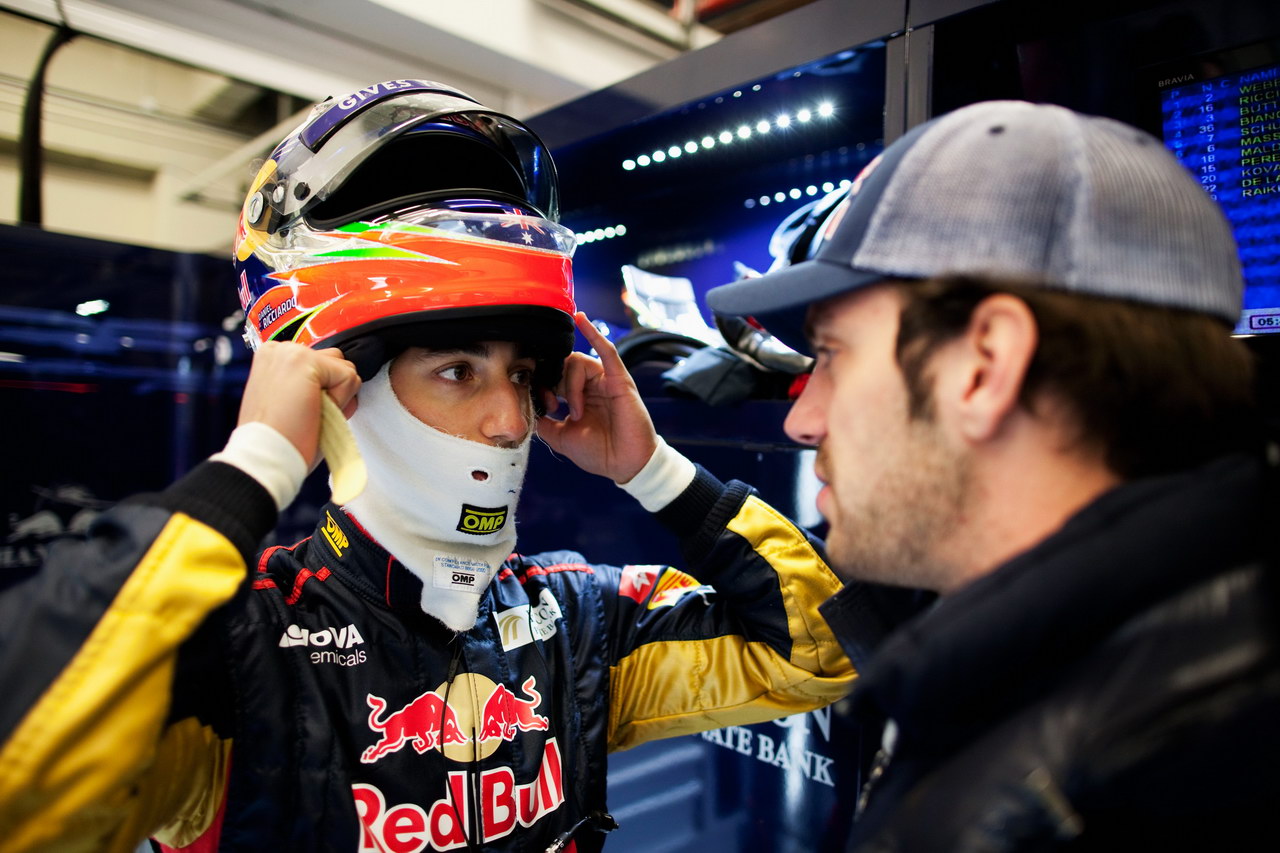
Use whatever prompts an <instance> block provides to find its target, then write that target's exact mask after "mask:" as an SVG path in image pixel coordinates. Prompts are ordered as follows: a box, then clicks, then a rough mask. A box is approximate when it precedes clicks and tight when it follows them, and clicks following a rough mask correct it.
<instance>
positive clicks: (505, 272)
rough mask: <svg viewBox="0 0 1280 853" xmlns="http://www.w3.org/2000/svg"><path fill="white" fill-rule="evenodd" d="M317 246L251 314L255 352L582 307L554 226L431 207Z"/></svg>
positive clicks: (567, 245) (317, 239)
mask: <svg viewBox="0 0 1280 853" xmlns="http://www.w3.org/2000/svg"><path fill="white" fill-rule="evenodd" d="M313 243H314V245H312V246H310V247H309V251H307V252H306V253H305V259H306V261H305V263H300V264H298V265H296V266H293V267H292V268H290V269H287V270H281V271H277V272H271V273H268V274H267V276H266V277H267V278H268V279H270V280H271V281H272V286H270V287H269V288H268V289H266V290H265V291H264V292H263V293H262V294H261V295H260V296H258V297H257V299H256V300H255V301H254V303H253V305H252V306H250V307H249V309H248V312H247V315H246V321H245V326H246V334H247V337H248V338H249V339H250V345H251V346H254V347H255V348H256V347H257V346H258V345H260V344H261V342H262V341H266V340H273V339H279V338H283V339H286V340H293V341H297V342H299V343H304V344H309V345H314V344H317V343H321V342H325V343H334V344H336V343H342V342H343V341H344V340H346V339H348V338H349V337H350V335H349V334H348V333H350V332H352V331H356V332H365V331H372V330H375V329H377V328H378V327H379V325H380V324H381V323H382V322H383V321H388V320H392V319H394V320H397V321H399V322H411V321H412V320H413V318H415V317H416V318H418V319H431V318H433V317H438V318H440V319H445V318H448V317H459V316H475V315H477V314H481V313H485V309H490V308H491V309H494V310H496V311H503V310H505V309H510V308H511V307H513V306H527V307H529V308H533V309H536V308H545V309H552V310H555V311H558V312H561V313H563V314H565V315H566V316H571V315H572V314H573V311H574V301H573V270H572V262H571V260H570V259H571V257H572V254H573V247H574V242H573V235H572V234H571V233H570V232H569V231H568V230H567V229H565V228H562V227H561V226H559V225H557V224H555V223H553V222H550V221H549V220H545V219H540V218H535V217H530V216H522V215H519V214H490V213H473V212H468V211H451V210H436V209H426V210H422V211H418V212H416V213H413V214H405V215H404V216H403V218H397V219H389V220H386V221H382V222H357V223H352V224H350V225H347V226H344V227H343V228H341V229H338V230H334V231H324V232H318V233H316V234H315V235H314V239H313ZM457 309H463V310H457ZM428 312H443V313H428Z"/></svg>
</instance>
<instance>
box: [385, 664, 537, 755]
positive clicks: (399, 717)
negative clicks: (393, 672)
mask: <svg viewBox="0 0 1280 853" xmlns="http://www.w3.org/2000/svg"><path fill="white" fill-rule="evenodd" d="M537 688H538V680H537V678H535V677H534V676H532V675H531V676H529V677H528V678H527V679H525V681H524V683H523V684H522V685H520V690H519V692H515V691H512V690H510V689H509V688H508V687H507V686H506V685H505V684H495V683H494V682H493V681H492V680H490V679H489V678H486V677H485V676H483V675H479V674H477V673H463V674H462V675H459V676H458V677H457V678H455V679H454V682H453V686H452V687H449V686H448V685H445V684H442V685H440V686H439V687H437V688H436V689H435V690H428V691H427V692H426V693H423V694H422V695H421V696H418V697H417V698H416V699H412V700H410V701H409V702H408V704H406V705H405V706H404V707H403V708H400V709H399V710H397V711H392V712H390V713H386V711H387V701H386V700H385V699H383V698H382V697H380V696H374V695H373V694H372V693H370V694H368V696H367V701H368V703H369V709H370V711H369V728H370V729H372V730H373V731H374V732H375V733H376V734H377V735H378V736H379V739H378V742H377V743H375V744H373V745H372V746H370V747H369V748H368V749H366V750H365V751H364V752H363V753H361V755H360V761H361V762H363V763H365V764H373V763H374V762H376V761H378V760H380V759H382V758H383V757H385V756H387V755H390V754H391V753H393V752H399V751H400V750H401V749H403V748H404V747H405V746H411V747H412V748H413V749H414V751H415V752H417V753H418V754H419V755H423V754H425V753H427V752H430V751H432V750H439V751H441V752H442V753H444V755H445V757H447V758H451V759H453V760H454V761H469V760H472V759H474V758H487V757H488V756H489V755H491V754H492V753H493V752H494V750H496V749H497V748H498V746H499V744H501V743H502V742H503V741H509V740H515V738H516V736H517V735H518V734H519V733H520V732H531V731H547V730H548V729H549V728H550V723H549V722H548V721H547V718H546V717H545V716H543V715H542V714H539V713H538V707H539V706H540V705H541V704H542V694H541V693H539V692H538V689H537ZM446 694H448V696H449V698H450V702H449V703H447V704H446V703H445V700H444V697H445V695H446ZM475 696H484V697H486V698H485V699H484V701H483V702H481V703H479V704H478V705H477V704H475V703H473V702H472V701H471V697H475ZM468 745H472V746H470V747H469V746H468Z"/></svg>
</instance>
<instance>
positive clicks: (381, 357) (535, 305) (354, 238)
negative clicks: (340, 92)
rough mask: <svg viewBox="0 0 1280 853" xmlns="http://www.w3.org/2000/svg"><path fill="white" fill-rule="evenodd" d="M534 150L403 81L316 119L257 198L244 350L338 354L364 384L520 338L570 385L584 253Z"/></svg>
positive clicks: (241, 244)
mask: <svg viewBox="0 0 1280 853" xmlns="http://www.w3.org/2000/svg"><path fill="white" fill-rule="evenodd" d="M557 193H558V188H557V182H556V174H555V166H554V165H553V163H552V161H551V157H550V154H549V153H548V151H547V149H546V147H545V146H544V145H543V144H542V142H541V141H540V140H539V139H538V137H537V136H536V135H535V134H534V133H533V132H532V131H531V130H529V129H528V128H527V127H525V126H524V125H523V124H521V123H520V122H518V121H516V120H515V119H513V118H511V117H509V116H505V115H502V114H500V113H497V112H494V111H492V110H490V109H488V108H487V107H485V106H483V105H481V104H479V103H478V102H476V101H475V100H474V99H473V98H471V97H469V96H468V95H465V94H463V93H462V92H459V91H458V90H456V89H453V88H450V87H448V86H444V85H442V84H439V83H433V82H430V81H425V80H393V81H389V82H385V83H379V84H376V85H373V86H369V87H367V88H365V89H361V90H360V91H358V92H354V93H352V94H350V95H347V96H345V97H341V98H329V99H328V100H326V101H324V102H323V103H321V104H318V105H317V106H316V107H315V108H313V110H312V112H311V114H310V116H308V118H307V120H306V121H305V122H303V124H302V125H301V126H300V127H299V128H298V129H297V130H295V131H294V132H293V133H291V134H290V135H289V136H288V137H287V138H285V140H284V141H283V142H281V143H280V144H279V145H278V146H277V147H276V149H275V150H274V151H273V152H272V154H271V156H270V157H269V158H268V159H267V161H266V162H265V163H264V164H263V165H262V168H261V169H260V170H259V171H258V174H257V176H256V177H255V178H254V180H253V182H252V183H251V185H250V187H249V193H248V196H247V197H246V199H245V202H244V205H243V207H242V209H241V213H240V221H239V227H238V229H237V233H236V238H235V244H234V255H235V258H234V262H235V267H236V274H237V278H238V285H239V295H240V304H241V307H242V308H243V309H244V311H245V340H246V341H247V342H248V344H249V346H250V347H252V348H254V349H256V348H257V347H258V346H260V345H261V344H262V342H263V341H267V340H287V341H296V342H299V343H303V344H307V345H309V346H313V347H329V346H341V347H342V348H343V352H344V354H345V355H347V356H348V357H349V358H351V359H352V361H354V362H355V363H356V366H357V368H358V370H359V372H360V374H361V376H362V377H364V378H368V377H369V376H372V375H373V373H375V372H376V371H377V369H378V367H379V366H381V364H382V363H383V362H385V361H386V360H388V359H389V358H391V357H393V356H394V355H395V354H396V353H397V352H398V351H399V350H400V349H402V348H403V347H405V346H409V345H421V346H431V347H439V348H447V347H449V346H452V345H456V344H459V343H467V342H473V341H477V340H514V341H517V342H518V343H520V344H522V345H523V347H524V348H525V349H526V350H527V351H528V352H529V354H530V355H532V356H534V358H535V359H536V360H537V361H538V364H539V369H538V371H537V374H538V375H536V376H535V381H536V382H537V383H538V384H540V385H543V386H547V385H551V384H554V383H555V381H556V380H558V378H559V373H560V370H561V366H562V362H563V360H564V358H565V357H566V356H567V355H568V354H569V352H570V351H571V350H572V348H573V319H572V315H573V312H574V301H573V274H572V267H571V260H570V259H571V257H572V254H573V249H574V239H573V235H572V233H571V232H569V231H568V230H567V229H565V228H563V227H561V226H560V225H559V224H557V221H556V220H557V218H558V216H559V211H558V199H557Z"/></svg>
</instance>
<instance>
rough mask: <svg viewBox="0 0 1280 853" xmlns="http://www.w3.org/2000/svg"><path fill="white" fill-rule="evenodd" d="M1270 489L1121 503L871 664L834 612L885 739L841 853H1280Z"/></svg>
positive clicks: (1224, 467)
mask: <svg viewBox="0 0 1280 853" xmlns="http://www.w3.org/2000/svg"><path fill="white" fill-rule="evenodd" d="M1271 487H1272V486H1271V484H1268V483H1267V475H1266V474H1265V473H1264V471H1263V468H1262V466H1261V465H1260V464H1259V463H1258V462H1256V461H1255V460H1252V459H1249V458H1244V457H1231V458H1225V459H1221V460H1218V461H1216V462H1214V463H1212V464H1210V465H1208V466H1206V467H1204V468H1202V469H1199V470H1195V471H1191V472H1186V473H1183V474H1179V475H1175V476H1170V477H1164V478H1159V479H1150V480H1145V481H1138V482H1134V483H1131V484H1128V485H1125V486H1122V487H1120V488H1117V489H1115V490H1114V491H1112V492H1110V493H1108V494H1106V495H1104V496H1103V497H1101V498H1100V499H1098V500H1097V501H1095V502H1094V503H1093V504H1091V505H1090V506H1088V507H1087V508H1085V509H1084V510H1082V511H1081V512H1079V513H1078V514H1077V515H1076V516H1075V517H1073V518H1072V519H1071V520H1070V521H1068V522H1067V524H1066V525H1064V526H1063V528H1062V529H1061V530H1059V531H1058V532H1057V533H1055V534H1054V535H1052V536H1051V537H1049V538H1048V539H1046V540H1045V541H1043V542H1042V543H1040V544H1039V545H1037V546H1036V547H1034V548H1032V549H1031V550H1029V551H1027V552H1025V553H1023V554H1021V555H1020V556H1018V557H1016V558H1014V559H1013V560H1011V561H1009V562H1008V563H1006V564H1005V565H1003V566H1001V567H1000V568H998V569H997V570H996V571H994V572H992V573H991V574H989V575H986V576H984V577H983V578H981V579H979V580H978V581H975V582H974V583H972V584H970V585H968V586H967V587H965V588H963V589H961V590H959V591H958V592H956V593H954V594H952V595H950V596H947V597H945V598H943V599H941V600H940V601H939V603H938V604H937V605H936V606H935V607H934V608H933V609H931V610H929V611H928V612H926V613H924V614H923V615H922V616H920V617H918V618H916V619H914V620H912V621H910V622H909V623H907V624H906V625H905V626H904V627H903V628H901V629H899V630H898V631H896V632H895V633H894V634H893V635H892V636H890V637H889V639H887V640H886V641H884V643H883V644H882V645H881V646H880V648H879V649H878V650H876V652H875V654H874V655H873V656H871V659H870V661H869V662H866V663H865V665H864V661H865V660H866V658H867V649H866V648H865V647H859V646H858V645H857V643H856V642H855V641H854V638H855V635H854V634H853V633H852V632H853V630H855V629H853V628H851V627H850V626H849V625H848V624H847V622H846V621H845V620H846V619H847V618H848V617H849V616H850V615H851V614H855V613H856V612H857V611H858V609H859V604H858V600H857V599H858V597H859V590H858V589H857V588H855V587H850V588H848V589H847V590H846V591H844V592H842V593H841V594H839V595H838V596H836V598H835V599H833V600H832V601H831V602H829V603H828V604H827V605H825V606H824V607H823V608H822V610H823V613H824V615H826V617H827V618H828V621H829V622H830V623H831V624H832V626H833V628H834V629H835V630H836V632H837V635H838V636H840V637H841V641H842V642H844V643H845V645H846V649H847V650H848V651H850V656H851V658H853V660H854V662H855V665H858V667H859V670H860V671H861V672H862V677H861V679H859V681H858V683H857V685H856V686H855V690H854V693H853V701H854V703H855V707H856V708H857V710H858V712H859V713H861V714H863V715H865V716H867V717H878V718H880V719H887V720H889V721H891V722H890V723H889V724H888V725H887V726H886V728H887V730H888V731H889V736H888V737H887V738H886V739H885V742H884V746H885V748H882V750H881V753H880V754H879V755H877V760H876V767H875V768H874V769H872V771H871V773H870V774H869V777H870V781H869V782H868V783H867V785H866V787H865V790H864V798H863V799H864V808H862V810H861V813H860V814H859V816H858V817H857V819H856V821H855V823H854V829H853V835H852V837H851V841H850V844H849V849H850V850H857V851H892V850H904V851H920V850H945V851H1005V850H1020V851H1022V850H1048V849H1068V850H1159V851H1164V850H1174V849H1178V850H1183V849H1185V850H1198V851H1209V850H1233V851H1234V850H1252V849H1268V850H1273V849H1277V846H1278V845H1280V832H1277V830H1276V829H1275V822H1274V819H1273V817H1272V814H1271V813H1272V810H1273V809H1274V808H1275V806H1276V805H1277V804H1278V803H1280V772H1278V771H1277V766H1276V765H1277V759H1278V758H1280V647H1278V646H1277V636H1276V629H1277V625H1280V621H1278V620H1277V589H1276V580H1275V571H1276V565H1275V564H1276V556H1275V555H1276V553H1277V545H1278V544H1280V541H1278V539H1280V513H1277V511H1276V508H1275V507H1276V503H1275V500H1274V497H1273V496H1272V495H1270V494H1267V493H1264V492H1266V491H1267V490H1268V489H1269V488H1271ZM863 630H865V627H864V628H863ZM846 640H849V641H850V642H846ZM852 809H853V806H852V804H851V810H852Z"/></svg>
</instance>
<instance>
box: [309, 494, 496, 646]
mask: <svg viewBox="0 0 1280 853" xmlns="http://www.w3.org/2000/svg"><path fill="white" fill-rule="evenodd" d="M311 541H312V543H313V544H312V547H313V549H314V553H315V554H317V555H319V556H320V561H321V562H322V563H323V564H324V565H325V566H327V567H328V568H329V569H330V570H331V571H333V572H335V573H336V574H338V575H340V576H341V577H342V578H343V580H344V581H345V582H346V583H347V584H349V585H350V586H351V587H352V588H354V589H355V590H356V591H357V592H358V593H359V594H360V595H361V596H363V597H364V598H366V599H368V600H370V601H372V602H375V603H380V604H382V605H383V606H384V607H387V608H389V609H390V610H392V611H393V612H394V613H396V615H398V616H399V617H400V618H401V619H403V620H406V621H408V622H411V623H416V622H417V621H418V620H426V621H427V622H429V623H430V624H432V625H434V626H435V627H436V628H438V629H439V630H442V631H443V630H447V629H445V628H444V626H443V625H441V624H440V623H439V622H438V621H437V620H435V619H431V618H430V617H428V616H426V614H424V613H423V612H422V605H421V601H422V581H421V580H419V579H418V577H417V576H416V575H415V574H414V573H413V572H411V571H409V570H408V569H406V568H405V567H404V565H402V564H401V563H400V561H399V560H397V559H396V558H395V557H394V556H393V555H392V554H391V553H390V552H389V551H388V550H387V549H386V548H384V547H383V546H382V545H381V544H380V543H379V542H378V540H376V539H374V538H373V536H372V535H371V534H370V533H369V532H368V531H367V530H365V528H364V527H363V526H361V524H360V523H359V522H358V521H356V519H355V518H353V517H352V516H350V515H348V514H347V513H346V512H344V511H343V510H342V508H341V507H339V506H338V505H337V504H334V503H329V504H326V505H325V507H324V509H323V510H321V513H320V521H319V523H318V524H317V525H316V531H315V533H314V534H313V535H312V538H311ZM491 590H492V585H491V586H490V589H489V590H486V591H485V592H484V593H483V594H482V595H481V596H480V608H479V611H478V615H477V618H478V619H483V618H484V617H486V616H487V615H488V614H489V612H490V610H492V607H493V604H492V601H493V595H492V591H491ZM451 633H452V632H451Z"/></svg>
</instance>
